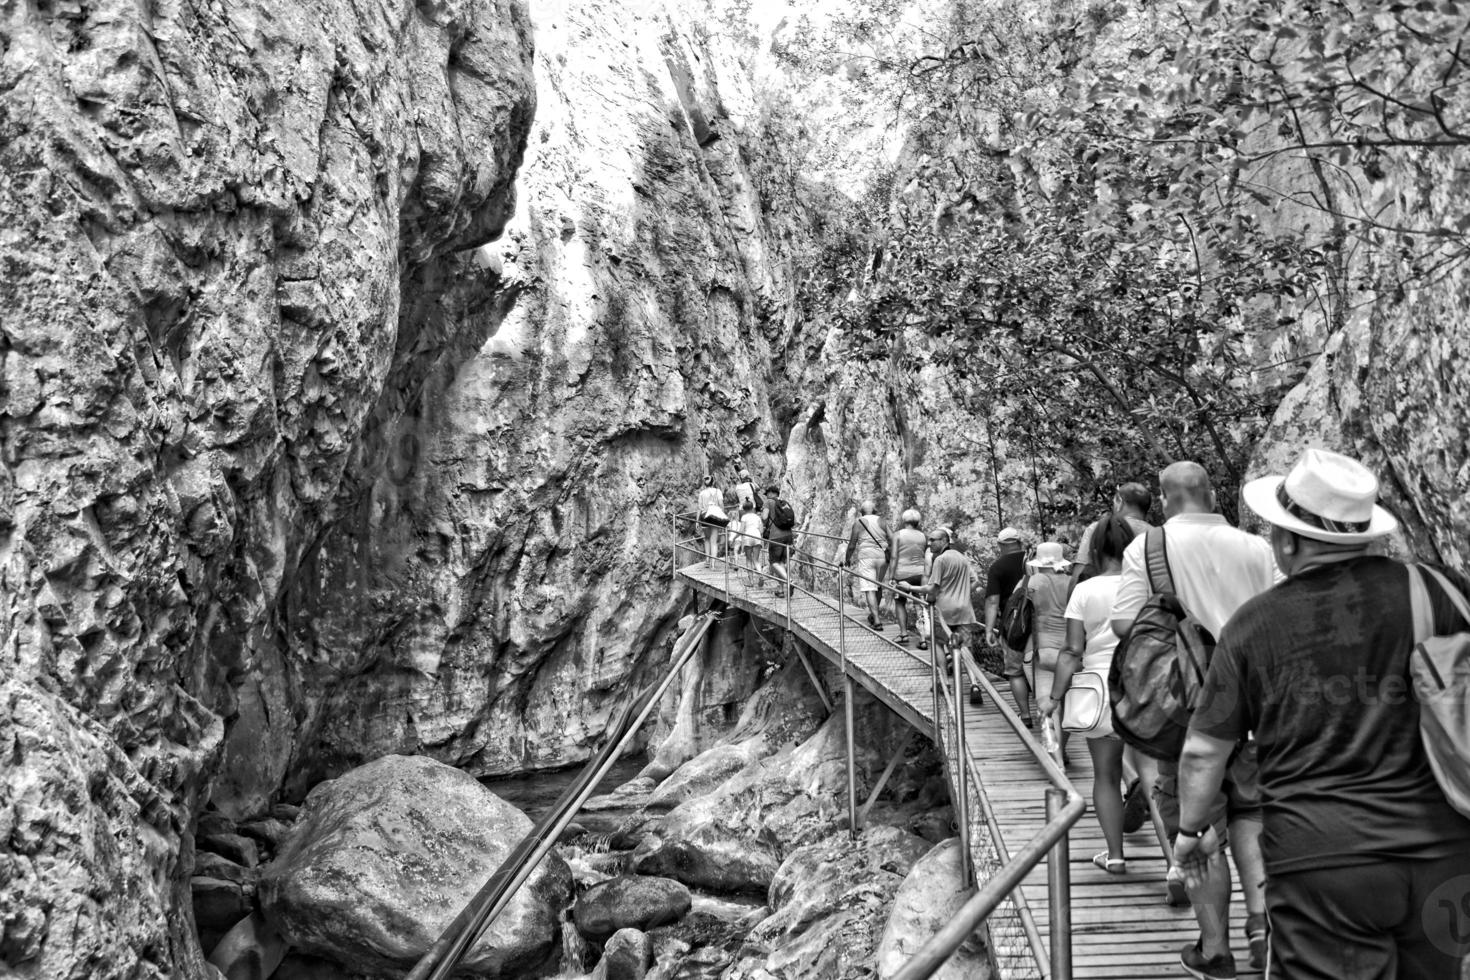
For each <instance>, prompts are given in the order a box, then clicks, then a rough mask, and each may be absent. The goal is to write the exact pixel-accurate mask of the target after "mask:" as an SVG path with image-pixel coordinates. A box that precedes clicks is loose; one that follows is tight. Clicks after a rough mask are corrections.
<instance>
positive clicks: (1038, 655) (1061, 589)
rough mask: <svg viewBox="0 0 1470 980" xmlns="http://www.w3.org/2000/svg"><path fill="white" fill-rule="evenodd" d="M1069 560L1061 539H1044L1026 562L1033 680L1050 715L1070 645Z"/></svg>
mask: <svg viewBox="0 0 1470 980" xmlns="http://www.w3.org/2000/svg"><path fill="white" fill-rule="evenodd" d="M1071 567H1072V563H1071V562H1070V561H1068V560H1067V558H1066V556H1065V552H1064V551H1063V548H1062V545H1061V543H1060V542H1056V541H1043V542H1042V543H1041V544H1039V545H1037V546H1036V557H1035V558H1033V559H1031V561H1030V562H1028V563H1027V571H1028V572H1029V575H1028V576H1027V579H1026V592H1027V594H1028V595H1029V596H1030V597H1031V603H1032V609H1033V612H1032V626H1031V646H1032V650H1033V651H1034V660H1033V663H1032V666H1031V672H1032V681H1033V682H1034V683H1035V685H1036V707H1037V710H1038V711H1040V712H1041V713H1042V714H1043V715H1045V714H1049V713H1050V709H1051V702H1052V699H1053V698H1055V697H1056V695H1055V694H1054V693H1053V692H1052V685H1053V683H1054V676H1055V673H1056V669H1057V658H1058V657H1059V656H1060V654H1061V651H1062V648H1063V647H1065V646H1066V645H1067V592H1068V588H1067V587H1068V585H1069V584H1070V580H1069V579H1068V578H1067V571H1068V570H1069V569H1070V568H1071ZM1066 742H1067V733H1066V732H1063V733H1062V757H1063V758H1066V753H1067V749H1066Z"/></svg>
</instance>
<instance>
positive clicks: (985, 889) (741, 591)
mask: <svg viewBox="0 0 1470 980" xmlns="http://www.w3.org/2000/svg"><path fill="white" fill-rule="evenodd" d="M681 521H684V522H687V523H688V524H690V525H692V526H693V527H694V528H695V530H696V532H697V533H696V534H694V535H692V536H688V537H684V538H681V537H680V534H679V523H680V522H681ZM673 532H674V533H673V539H674V570H675V571H676V572H677V571H678V570H679V569H680V568H682V567H685V566H688V565H694V564H696V563H698V562H708V563H709V567H714V566H715V565H719V566H721V567H722V569H723V576H722V591H723V594H724V599H725V602H726V604H727V605H728V603H729V602H730V600H731V599H733V598H736V597H744V596H745V595H746V594H748V593H749V591H750V590H752V589H759V588H760V587H761V585H762V584H763V583H775V585H776V594H777V595H778V596H780V597H781V598H782V599H784V602H785V610H784V611H785V619H786V627H787V629H788V630H789V629H790V628H791V626H792V621H793V613H792V605H793V599H794V597H795V596H803V597H809V598H811V599H814V600H816V601H818V602H820V603H822V604H823V605H824V606H826V607H828V608H830V609H833V610H835V611H836V612H837V614H838V650H837V653H838V658H839V661H840V666H841V669H842V674H843V681H844V685H845V688H846V693H847V697H846V698H845V699H844V700H845V702H846V709H845V710H846V712H847V717H846V726H847V744H848V810H849V818H850V824H849V826H850V828H851V830H852V832H853V833H854V834H856V833H857V831H858V829H859V825H858V817H857V802H856V778H855V773H854V765H855V763H854V753H853V734H854V733H853V722H852V675H851V673H850V671H849V668H848V655H847V631H848V629H849V628H850V626H849V623H848V619H849V616H848V610H847V606H848V601H849V600H848V590H849V588H850V587H852V585H853V584H854V583H869V584H872V585H874V586H876V588H877V590H878V594H879V595H880V596H882V595H890V596H891V597H892V598H893V599H894V608H893V610H892V611H890V610H886V609H885V608H884V607H883V606H881V605H880V609H879V616H880V617H881V618H882V620H883V621H884V622H885V624H886V620H887V619H888V618H890V617H891V616H892V615H893V612H896V609H897V601H898V600H899V599H900V598H901V599H903V600H904V601H905V602H907V603H912V604H913V606H914V609H913V612H914V613H915V615H916V619H917V618H918V617H917V614H918V613H919V612H920V611H923V612H924V613H925V614H926V617H927V626H925V627H923V632H922V633H921V635H927V640H928V656H920V651H915V650H910V649H909V648H907V647H902V646H899V647H897V649H901V650H904V651H905V652H907V653H909V654H910V655H912V656H913V657H914V658H915V659H916V660H919V661H920V662H921V663H923V664H925V665H926V666H927V667H928V668H929V671H930V678H931V683H932V686H933V708H932V711H933V714H932V718H933V723H934V738H935V742H936V744H938V745H939V747H940V750H941V752H943V753H944V755H945V756H946V758H947V759H949V760H951V766H950V768H951V770H952V773H953V785H952V787H951V789H952V790H953V796H954V800H955V822H956V824H957V825H958V829H959V833H960V847H961V850H962V853H963V854H964V860H963V861H962V862H961V867H962V869H963V870H962V875H963V877H964V880H963V882H962V887H965V888H969V887H971V886H972V885H974V884H976V883H977V881H978V879H979V878H980V877H981V876H982V874H983V878H984V881H983V884H981V885H980V887H979V890H978V891H976V893H975V894H974V895H973V896H971V897H970V898H969V899H968V900H967V901H966V902H965V904H964V905H963V906H962V907H961V909H960V910H959V912H958V913H956V914H955V916H954V917H953V918H952V919H951V920H950V921H949V922H948V923H947V924H946V925H945V926H944V927H943V928H941V929H940V930H939V932H937V933H935V935H934V936H933V937H932V938H931V939H930V940H929V942H928V943H926V944H925V945H924V946H923V947H922V948H921V949H920V950H919V951H918V953H916V954H915V955H914V957H913V958H912V959H911V960H910V961H909V962H908V963H907V964H905V965H904V966H903V968H902V969H901V970H900V971H899V972H898V973H897V974H895V976H894V980H924V978H927V977H930V976H932V975H933V974H934V973H935V971H937V970H938V969H939V968H940V967H941V966H942V965H943V964H944V963H945V962H946V961H947V960H948V959H949V958H950V957H951V956H952V955H953V954H954V953H955V951H956V950H958V949H959V948H960V946H961V945H962V944H963V943H964V941H965V939H966V938H967V937H968V936H969V935H971V934H972V933H973V932H974V931H975V930H976V929H978V928H979V927H980V925H981V924H982V923H984V922H985V921H986V920H987V919H990V918H991V917H992V916H993V914H994V913H995V912H996V910H997V909H999V908H1000V907H1001V906H1002V905H1003V904H1004V903H1007V902H1009V903H1011V905H1013V906H1014V907H1015V916H1014V917H1015V919H1016V920H1018V922H1019V928H1020V931H1021V933H1022V936H1021V937H1020V938H1019V939H1018V940H1017V941H1018V942H1020V943H1023V944H1024V946H1025V947H1027V948H1029V950H1030V957H1029V958H1030V960H1031V961H1032V962H1034V963H1035V965H1036V969H1037V971H1038V972H1037V974H1036V975H1037V976H1040V977H1043V978H1049V980H1072V936H1071V916H1070V895H1071V881H1070V873H1069V869H1068V864H1067V861H1068V849H1069V833H1070V830H1071V828H1072V826H1073V825H1074V824H1075V823H1076V822H1077V820H1078V819H1079V818H1080V817H1081V816H1082V814H1083V812H1084V810H1085V809H1086V805H1085V802H1084V800H1083V798H1082V796H1081V794H1079V793H1078V792H1077V791H1076V789H1075V788H1074V787H1073V786H1072V784H1071V782H1070V781H1069V780H1068V779H1067V777H1066V775H1065V774H1064V773H1063V772H1062V770H1061V768H1060V767H1059V766H1058V765H1057V762H1056V760H1055V759H1053V758H1052V757H1051V755H1050V754H1048V753H1047V752H1046V751H1045V750H1044V749H1042V747H1041V746H1040V745H1038V744H1037V743H1036V741H1035V739H1034V738H1032V736H1031V733H1030V731H1029V730H1028V729H1027V728H1026V726H1025V723H1024V722H1022V721H1021V719H1020V717H1019V716H1018V715H1017V714H1016V712H1015V710H1014V709H1012V708H1011V707H1010V706H1009V705H1007V704H1006V702H1005V700H1004V699H1003V698H1002V697H1001V695H1000V692H999V691H998V690H997V689H996V688H995V685H994V684H992V683H991V682H990V680H989V679H988V678H987V677H986V676H985V674H984V672H983V671H981V670H980V667H979V665H978V664H977V663H976V662H975V660H974V658H973V656H972V655H971V654H970V652H969V651H968V650H961V651H960V655H958V656H955V657H953V658H952V659H951V662H950V664H949V673H950V674H951V677H950V684H949V685H946V684H945V683H943V674H944V671H943V670H942V669H941V662H942V661H941V658H940V650H941V647H940V643H939V636H938V632H939V631H940V630H941V629H945V630H946V631H947V628H946V627H944V626H943V623H942V620H941V618H940V617H939V616H938V614H937V611H936V610H935V608H934V606H933V604H932V603H931V602H928V601H927V600H924V599H921V598H918V597H916V596H912V595H909V594H908V593H906V592H903V591H902V590H899V589H898V588H896V587H895V585H894V584H893V583H891V582H885V581H878V580H875V579H872V578H869V577H866V576H863V575H860V574H859V573H857V572H854V571H853V570H852V569H850V568H847V567H846V565H845V564H839V563H838V562H836V561H834V560H833V559H831V558H824V557H821V556H819V555H817V554H815V553H814V551H813V550H812V549H810V548H809V547H800V546H799V545H798V542H801V543H802V544H806V543H807V542H819V543H820V542H835V543H836V545H837V546H838V547H841V548H843V549H845V548H846V545H847V542H848V539H847V538H841V537H838V536H836V535H831V534H823V533H821V532H818V531H811V530H806V531H793V532H792V541H791V542H790V543H789V544H787V545H785V547H786V548H787V556H786V557H787V560H786V562H785V564H784V567H785V569H786V575H785V576H781V575H779V574H776V573H774V572H772V571H771V570H770V569H769V568H767V569H760V568H758V567H754V566H755V563H754V562H746V563H744V564H742V565H739V566H735V564H734V561H733V559H732V558H731V556H730V554H729V547H730V546H732V545H742V544H743V543H744V542H749V544H744V545H743V547H744V548H760V547H765V546H767V545H768V544H770V543H771V542H769V541H767V540H766V539H764V538H757V537H754V536H752V535H749V534H746V533H744V532H741V531H739V530H731V529H729V528H720V527H715V528H711V527H709V526H708V525H701V524H700V523H699V522H698V518H697V515H694V514H687V513H686V514H676V515H674V518H673ZM711 534H712V535H714V536H715V537H714V540H713V545H714V547H713V549H712V550H711V548H710V544H711V541H710V539H709V537H708V535H711ZM721 544H725V545H726V548H725V549H724V551H723V553H722V551H721V548H720V545H721ZM833 551H834V553H835V551H836V548H834V549H833ZM834 556H835V555H834ZM681 559H682V561H681ZM732 568H733V569H734V581H733V587H732ZM853 625H856V624H853ZM856 628H859V629H861V628H862V627H860V626H858V627H856ZM965 672H968V673H969V676H970V681H971V683H972V684H974V685H978V686H979V687H980V688H981V689H982V691H983V692H984V694H985V695H987V696H988V697H989V698H990V703H991V704H993V705H995V706H996V708H997V709H998V710H999V711H1000V712H1001V715H1002V717H1003V718H1004V719H1005V721H1006V723H1007V724H1008V725H1009V726H1010V729H1011V731H1012V732H1013V733H1014V734H1015V736H1016V737H1017V738H1018V739H1020V741H1021V744H1022V745H1023V746H1024V747H1025V748H1026V750H1027V752H1029V753H1030V754H1031V756H1032V757H1033V758H1034V759H1035V760H1036V762H1037V764H1038V765H1039V766H1040V767H1041V770H1042V772H1043V773H1044V774H1045V776H1046V779H1047V782H1048V784H1049V785H1048V787H1047V789H1046V791H1045V804H1046V817H1047V820H1046V823H1045V824H1044V825H1043V826H1042V827H1041V828H1040V830H1038V831H1037V833H1036V834H1035V835H1034V836H1033V837H1032V838H1031V839H1030V840H1028V841H1026V842H1025V843H1024V844H1023V845H1021V847H1019V848H1018V849H1017V850H1015V851H1014V853H1012V852H1009V851H1008V850H1007V848H1006V844H1005V841H1004V839H1003V837H1002V836H1001V833H1000V829H999V826H998V824H997V821H996V817H995V814H994V812H993V810H992V808H991V806H990V802H989V799H988V798H987V796H986V795H985V792H984V788H983V787H984V783H983V781H982V779H981V777H980V770H979V764H978V762H977V761H976V759H975V757H974V755H973V754H972V753H971V752H970V751H969V747H968V746H967V745H966V742H965V705H966V701H967V699H966V698H965V697H963V696H962V693H963V691H964V686H963V673H965ZM972 821H978V822H979V823H980V824H981V826H980V827H978V828H977V827H972ZM977 830H978V831H979V832H976V831H977ZM1043 860H1045V861H1047V897H1048V900H1047V910H1048V922H1047V933H1048V936H1047V941H1043V939H1042V936H1041V932H1040V929H1039V928H1038V926H1037V924H1036V922H1035V919H1034V916H1033V915H1032V913H1031V910H1030V907H1029V905H1028V904H1027V902H1026V899H1025V895H1024V893H1023V892H1022V891H1021V889H1020V887H1019V886H1020V884H1021V882H1022V881H1023V880H1024V879H1025V877H1026V875H1027V874H1029V873H1030V872H1031V870H1032V869H1033V868H1035V867H1036V866H1037V865H1039V864H1040V863H1041V862H1042V861H1043ZM993 932H994V930H993V929H992V933H993ZM994 938H995V937H994V935H992V939H994Z"/></svg>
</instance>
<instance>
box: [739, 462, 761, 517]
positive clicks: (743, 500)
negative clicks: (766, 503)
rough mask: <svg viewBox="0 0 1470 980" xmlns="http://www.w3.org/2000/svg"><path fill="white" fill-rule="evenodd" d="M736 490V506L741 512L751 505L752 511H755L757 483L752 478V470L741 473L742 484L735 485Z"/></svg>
mask: <svg viewBox="0 0 1470 980" xmlns="http://www.w3.org/2000/svg"><path fill="white" fill-rule="evenodd" d="M734 489H735V506H736V507H737V508H738V509H740V510H744V509H745V507H744V505H745V504H747V503H749V504H750V508H751V510H754V509H755V505H756V496H757V494H756V492H755V481H754V480H752V479H751V478H750V470H741V471H740V482H739V483H737V484H735V487H734ZM762 509H764V508H762Z"/></svg>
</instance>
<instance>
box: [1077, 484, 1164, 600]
mask: <svg viewBox="0 0 1470 980" xmlns="http://www.w3.org/2000/svg"><path fill="white" fill-rule="evenodd" d="M1153 503H1154V498H1153V495H1152V494H1150V493H1149V492H1148V488H1147V487H1145V486H1144V485H1143V484H1142V483H1123V484H1120V485H1119V486H1118V489H1117V490H1116V491H1115V492H1114V493H1113V511H1112V512H1113V513H1114V514H1116V515H1117V516H1119V517H1121V518H1123V519H1124V520H1126V521H1127V522H1128V525H1129V526H1130V527H1132V528H1133V531H1134V533H1135V534H1142V533H1144V532H1145V531H1147V530H1148V529H1149V528H1151V527H1153V525H1152V524H1150V523H1149V522H1148V509H1149V508H1150V507H1152V506H1153ZM1097 524H1098V522H1097V521H1093V522H1092V523H1091V524H1089V525H1087V529H1086V530H1085V531H1083V532H1082V541H1081V542H1080V543H1078V545H1077V563H1076V564H1075V565H1073V566H1072V584H1073V585H1074V586H1075V585H1076V584H1077V583H1078V582H1080V581H1081V580H1082V579H1084V578H1086V577H1087V576H1089V575H1092V574H1094V571H1095V570H1094V568H1093V565H1092V559H1091V556H1092V535H1093V532H1094V531H1096V530H1097Z"/></svg>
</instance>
